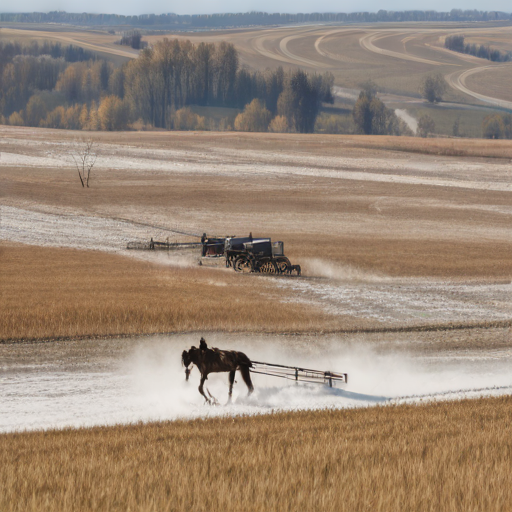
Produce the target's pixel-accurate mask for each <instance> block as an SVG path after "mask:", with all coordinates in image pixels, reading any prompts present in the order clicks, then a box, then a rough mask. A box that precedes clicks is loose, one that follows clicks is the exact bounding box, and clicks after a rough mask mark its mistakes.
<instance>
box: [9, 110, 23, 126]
mask: <svg viewBox="0 0 512 512" xmlns="http://www.w3.org/2000/svg"><path fill="white" fill-rule="evenodd" d="M22 113H23V111H20V112H13V113H12V114H11V115H10V116H9V124H10V125H11V126H24V125H25V122H24V121H23V115H22Z"/></svg>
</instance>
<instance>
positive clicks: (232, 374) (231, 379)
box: [228, 370, 236, 404]
mask: <svg viewBox="0 0 512 512" xmlns="http://www.w3.org/2000/svg"><path fill="white" fill-rule="evenodd" d="M235 373H236V370H232V371H230V372H229V398H228V404H229V403H230V402H231V395H232V394H233V384H234V383H235Z"/></svg>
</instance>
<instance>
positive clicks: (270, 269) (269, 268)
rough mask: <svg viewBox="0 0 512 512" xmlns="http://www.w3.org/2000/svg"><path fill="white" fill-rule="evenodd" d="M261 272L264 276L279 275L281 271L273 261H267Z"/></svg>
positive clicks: (263, 264) (262, 265)
mask: <svg viewBox="0 0 512 512" xmlns="http://www.w3.org/2000/svg"><path fill="white" fill-rule="evenodd" d="M260 272H263V273H264V274H277V273H278V272H279V270H278V267H277V265H276V264H275V263H274V262H273V261H265V262H264V263H262V264H261V265H260Z"/></svg>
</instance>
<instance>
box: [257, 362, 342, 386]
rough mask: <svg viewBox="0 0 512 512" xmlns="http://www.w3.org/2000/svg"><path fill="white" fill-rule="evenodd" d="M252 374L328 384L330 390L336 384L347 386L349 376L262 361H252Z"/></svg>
mask: <svg viewBox="0 0 512 512" xmlns="http://www.w3.org/2000/svg"><path fill="white" fill-rule="evenodd" d="M251 362H252V368H250V371H251V373H257V374H260V375H268V376H270V377H279V378H281V379H288V380H294V381H295V382H310V383H314V384H326V385H328V386H329V387H330V388H332V387H333V385H334V384H335V383H336V382H341V383H343V384H346V383H347V382H348V374H346V373H335V372H331V371H321V370H311V369H308V368H301V367H299V366H286V365H283V364H274V363H263V362H261V361H251Z"/></svg>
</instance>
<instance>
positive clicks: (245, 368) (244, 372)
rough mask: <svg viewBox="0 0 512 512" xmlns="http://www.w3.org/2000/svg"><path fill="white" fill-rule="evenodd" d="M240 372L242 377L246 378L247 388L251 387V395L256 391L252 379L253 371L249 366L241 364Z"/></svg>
mask: <svg viewBox="0 0 512 512" xmlns="http://www.w3.org/2000/svg"><path fill="white" fill-rule="evenodd" d="M240 373H241V374H242V379H244V382H245V384H246V385H247V388H248V389H249V395H250V394H251V393H252V392H253V391H254V386H253V385H252V381H251V372H250V371H249V367H248V366H240Z"/></svg>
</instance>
